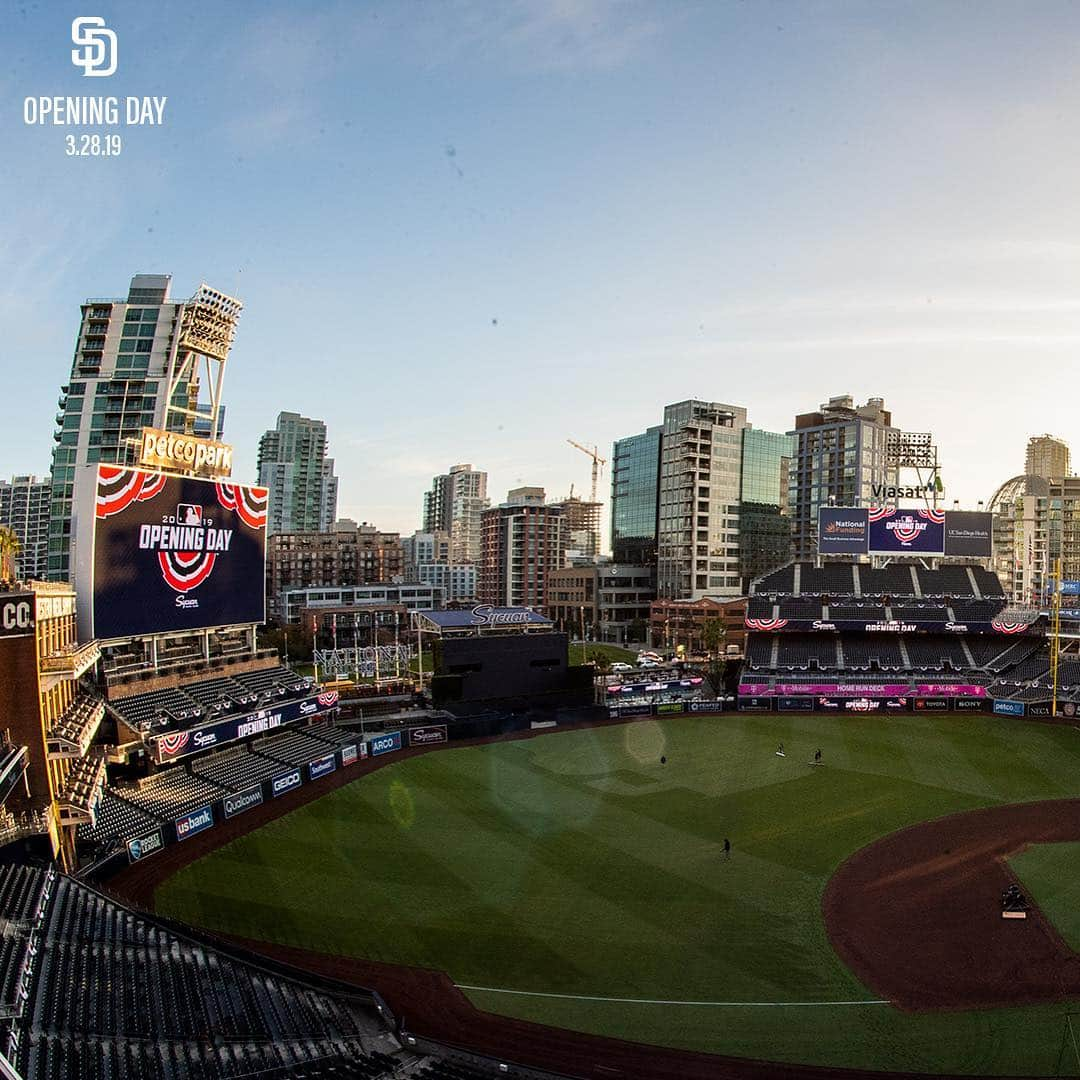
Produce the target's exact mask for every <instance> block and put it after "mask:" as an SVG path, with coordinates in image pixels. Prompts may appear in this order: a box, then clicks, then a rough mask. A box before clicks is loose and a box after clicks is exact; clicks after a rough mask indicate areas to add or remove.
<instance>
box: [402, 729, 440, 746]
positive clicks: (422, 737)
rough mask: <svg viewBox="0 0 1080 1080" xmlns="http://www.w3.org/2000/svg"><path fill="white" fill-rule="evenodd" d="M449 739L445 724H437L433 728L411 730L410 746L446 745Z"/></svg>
mask: <svg viewBox="0 0 1080 1080" xmlns="http://www.w3.org/2000/svg"><path fill="white" fill-rule="evenodd" d="M448 739H449V735H448V734H447V730H446V725H445V724H436V725H434V726H433V727H414V728H409V745H410V746H430V745H431V744H432V743H444V742H447V741H448Z"/></svg>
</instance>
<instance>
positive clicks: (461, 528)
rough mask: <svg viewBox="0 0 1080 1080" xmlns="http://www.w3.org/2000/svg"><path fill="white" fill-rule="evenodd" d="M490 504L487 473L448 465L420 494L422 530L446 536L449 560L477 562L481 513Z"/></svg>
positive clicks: (480, 550)
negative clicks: (421, 500) (424, 491)
mask: <svg viewBox="0 0 1080 1080" xmlns="http://www.w3.org/2000/svg"><path fill="white" fill-rule="evenodd" d="M490 505H491V502H490V500H489V499H488V496H487V473H486V472H480V471H479V470H477V469H474V468H473V467H472V465H452V466H451V467H450V471H449V472H448V473H445V474H443V475H442V476H436V477H433V478H432V481H431V490H430V491H428V492H426V493H425V494H424V528H423V532H425V533H434V532H444V533H447V534H448V535H449V536H450V545H451V546H450V562H451V563H454V564H458V565H460V564H463V563H478V562H479V561H480V559H481V554H482V547H483V544H482V540H481V532H482V526H481V515H482V514H483V512H484V511H485V510H486V509H488V507H489V506H490Z"/></svg>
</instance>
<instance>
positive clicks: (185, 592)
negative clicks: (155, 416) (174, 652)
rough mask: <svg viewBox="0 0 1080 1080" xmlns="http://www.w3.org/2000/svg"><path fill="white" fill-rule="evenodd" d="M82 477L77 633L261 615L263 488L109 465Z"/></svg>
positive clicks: (144, 630) (116, 633)
mask: <svg viewBox="0 0 1080 1080" xmlns="http://www.w3.org/2000/svg"><path fill="white" fill-rule="evenodd" d="M85 479H86V480H87V483H86V484H85V489H86V491H87V492H88V494H86V495H81V496H80V505H79V511H78V513H79V520H78V523H77V537H78V546H77V559H78V562H77V566H76V582H77V586H78V593H79V597H80V616H81V617H84V616H87V613H88V617H87V620H86V624H85V625H84V623H83V622H82V620H81V621H80V632H81V634H82V635H83V636H84V637H87V638H89V637H97V638H99V639H102V640H106V641H108V640H110V639H114V638H125V637H134V636H137V635H140V634H161V633H169V632H171V631H184V630H196V629H200V628H202V627H207V626H228V625H235V624H240V623H248V624H250V623H261V622H263V621H264V619H265V615H266V612H265V599H264V597H265V591H266V579H265V548H266V508H267V490H266V488H252V487H244V486H243V485H241V484H234V483H231V482H229V481H218V482H216V483H215V482H212V481H209V480H197V479H193V478H190V477H178V476H166V475H164V474H163V473H152V472H144V471H142V470H139V469H125V468H121V467H119V466H115V465H99V466H98V467H97V473H96V477H95V476H92V475H91V476H88V477H86V478H85ZM94 494H96V498H95V499H94V501H93V503H92V504H90V503H89V499H90V495H94ZM83 597H87V598H88V599H89V602H87V601H85V600H83V599H82V598H83Z"/></svg>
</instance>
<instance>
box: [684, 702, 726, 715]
mask: <svg viewBox="0 0 1080 1080" xmlns="http://www.w3.org/2000/svg"><path fill="white" fill-rule="evenodd" d="M686 704H687V707H688V708H689V710H690V711H691V712H703V713H718V712H723V711H724V703H723V702H722V701H688V702H687V703H686Z"/></svg>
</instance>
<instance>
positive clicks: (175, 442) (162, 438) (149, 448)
mask: <svg viewBox="0 0 1080 1080" xmlns="http://www.w3.org/2000/svg"><path fill="white" fill-rule="evenodd" d="M232 452H233V448H232V447H231V446H229V445H228V444H227V443H220V442H215V441H214V440H213V439H196V438H194V437H192V436H191V435H178V434H176V433H175V432H172V431H161V430H160V429H158V428H143V435H142V447H141V449H140V451H139V464H140V465H147V466H149V467H150V468H153V469H181V470H184V471H186V472H194V473H202V474H203V475H206V476H229V475H230V474H231V473H232Z"/></svg>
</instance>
